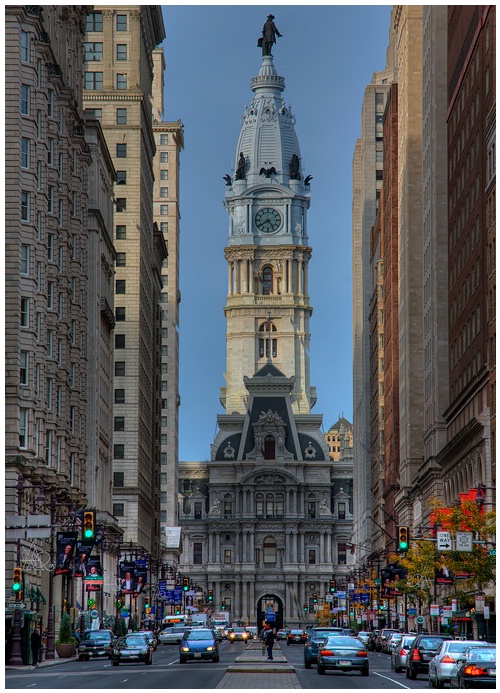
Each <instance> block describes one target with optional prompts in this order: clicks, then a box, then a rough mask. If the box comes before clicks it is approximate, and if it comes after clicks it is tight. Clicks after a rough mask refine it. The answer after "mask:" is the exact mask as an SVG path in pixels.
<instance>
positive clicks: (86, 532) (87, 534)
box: [85, 529, 93, 539]
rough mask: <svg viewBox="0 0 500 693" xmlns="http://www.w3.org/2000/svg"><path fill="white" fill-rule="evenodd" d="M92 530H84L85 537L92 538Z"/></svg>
mask: <svg viewBox="0 0 500 693" xmlns="http://www.w3.org/2000/svg"><path fill="white" fill-rule="evenodd" d="M92 535H93V531H92V530H91V529H86V530H85V539H92Z"/></svg>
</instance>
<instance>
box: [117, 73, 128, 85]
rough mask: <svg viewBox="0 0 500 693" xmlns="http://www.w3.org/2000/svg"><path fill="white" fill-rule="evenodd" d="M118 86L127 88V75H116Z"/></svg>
mask: <svg viewBox="0 0 500 693" xmlns="http://www.w3.org/2000/svg"><path fill="white" fill-rule="evenodd" d="M116 88H117V89H126V88H127V75H125V74H120V73H119V74H117V75H116Z"/></svg>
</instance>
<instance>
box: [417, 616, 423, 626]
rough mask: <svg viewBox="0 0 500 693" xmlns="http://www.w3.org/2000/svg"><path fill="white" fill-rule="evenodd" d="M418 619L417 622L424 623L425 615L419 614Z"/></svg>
mask: <svg viewBox="0 0 500 693" xmlns="http://www.w3.org/2000/svg"><path fill="white" fill-rule="evenodd" d="M416 621H417V623H420V624H422V623H423V622H424V617H423V616H417V618H416Z"/></svg>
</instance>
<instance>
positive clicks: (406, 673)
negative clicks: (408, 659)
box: [405, 667, 410, 679]
mask: <svg viewBox="0 0 500 693" xmlns="http://www.w3.org/2000/svg"><path fill="white" fill-rule="evenodd" d="M405 675H406V678H407V679H409V678H410V672H409V671H408V667H406V669H405Z"/></svg>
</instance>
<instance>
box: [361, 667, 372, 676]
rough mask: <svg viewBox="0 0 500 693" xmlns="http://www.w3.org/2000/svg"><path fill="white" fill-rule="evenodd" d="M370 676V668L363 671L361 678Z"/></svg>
mask: <svg viewBox="0 0 500 693" xmlns="http://www.w3.org/2000/svg"><path fill="white" fill-rule="evenodd" d="M369 674H370V668H369V667H365V668H364V669H361V676H368V675H369Z"/></svg>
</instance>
